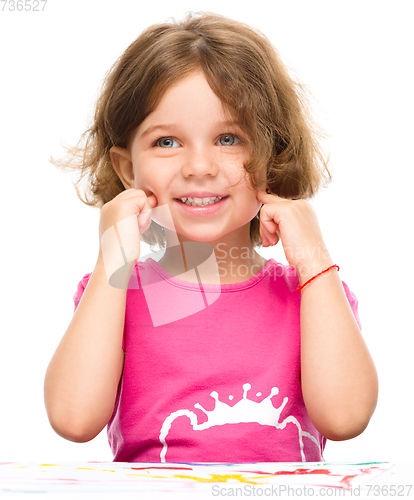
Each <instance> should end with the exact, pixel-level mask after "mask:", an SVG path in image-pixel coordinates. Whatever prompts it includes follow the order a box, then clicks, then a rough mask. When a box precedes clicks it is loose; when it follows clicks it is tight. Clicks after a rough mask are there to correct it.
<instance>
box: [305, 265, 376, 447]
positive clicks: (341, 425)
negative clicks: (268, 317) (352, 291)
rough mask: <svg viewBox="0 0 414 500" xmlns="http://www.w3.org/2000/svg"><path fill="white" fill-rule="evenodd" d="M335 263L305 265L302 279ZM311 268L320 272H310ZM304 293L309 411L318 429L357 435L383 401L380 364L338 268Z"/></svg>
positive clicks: (345, 436) (336, 435)
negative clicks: (380, 396)
mask: <svg viewBox="0 0 414 500" xmlns="http://www.w3.org/2000/svg"><path fill="white" fill-rule="evenodd" d="M332 264H333V262H332V261H331V260H325V261H322V262H321V261H319V262H316V261H313V263H312V265H309V266H308V267H307V268H306V267H305V266H304V269H305V273H302V274H299V280H300V283H301V284H302V283H305V282H306V281H307V280H308V279H310V278H311V277H312V276H314V275H315V274H317V273H319V272H321V271H322V270H324V269H326V268H328V267H329V266H331V265H332ZM310 268H311V269H312V270H315V271H316V273H314V272H312V273H309V272H307V271H308V270H309V269H310ZM299 273H300V271H299ZM310 274H312V276H311V275H310ZM301 294H302V298H301V308H300V329H301V372H302V392H303V398H304V401H305V405H306V409H307V411H308V414H309V417H310V418H311V420H312V422H313V424H314V425H315V427H316V428H317V429H318V430H319V432H320V433H321V434H322V435H324V436H325V437H327V438H328V439H331V440H334V441H339V440H343V439H350V438H353V437H355V436H358V435H359V434H361V432H363V430H364V429H365V428H366V426H367V425H368V422H369V420H370V418H371V416H372V414H373V412H374V410H375V406H376V403H377V395H378V378H377V372H376V369H375V366H374V363H373V361H372V358H371V356H370V353H369V351H368V348H367V346H366V344H365V342H364V339H363V338H362V335H361V332H360V330H359V327H358V324H357V322H356V320H355V318H354V315H353V312H352V310H351V307H350V305H349V302H348V299H347V297H346V295H345V291H344V288H343V285H342V282H341V279H340V277H339V274H338V272H337V271H335V270H331V271H329V272H328V273H325V274H323V275H321V276H319V277H318V278H317V279H315V280H314V281H312V283H310V284H309V285H308V286H305V288H303V290H302V291H301Z"/></svg>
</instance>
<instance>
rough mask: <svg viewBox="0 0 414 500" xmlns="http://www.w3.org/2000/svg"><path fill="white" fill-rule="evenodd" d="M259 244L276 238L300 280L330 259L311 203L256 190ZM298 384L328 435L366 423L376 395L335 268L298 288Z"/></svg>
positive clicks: (339, 436) (343, 435)
mask: <svg viewBox="0 0 414 500" xmlns="http://www.w3.org/2000/svg"><path fill="white" fill-rule="evenodd" d="M257 198H258V199H259V201H261V202H262V203H263V204H264V206H263V207H262V209H261V213H260V221H261V228H260V232H261V236H262V240H263V246H269V245H274V244H276V243H277V241H278V240H279V236H278V235H277V233H276V231H278V232H279V234H280V238H281V240H282V244H283V248H284V251H285V255H286V258H287V260H288V262H289V264H290V265H292V266H294V267H295V269H296V271H297V274H298V276H299V282H300V284H301V285H302V284H303V283H305V282H306V281H307V280H308V279H310V278H312V277H313V276H315V275H316V274H318V273H320V272H321V271H323V270H325V269H326V268H328V267H330V266H331V265H333V264H334V262H333V261H332V259H331V258H330V256H329V253H328V251H327V249H326V247H325V244H324V242H323V239H322V234H321V232H320V228H319V224H318V221H317V218H316V214H315V212H314V210H313V208H312V207H311V206H310V205H309V203H307V202H306V201H304V200H285V199H282V198H279V197H278V196H275V195H271V194H267V193H266V192H264V191H258V194H257ZM301 294H302V297H301V309H300V328H301V384H302V393H303V398H304V401H305V405H306V409H307V411H308V414H309V417H310V418H311V420H312V423H313V424H314V426H315V427H316V428H317V429H318V431H319V432H320V433H321V434H322V435H324V436H325V437H327V438H328V439H331V440H336V441H339V440H344V439H350V438H353V437H355V436H357V435H358V434H360V433H361V432H362V431H363V430H364V429H365V428H366V426H367V425H368V422H369V420H370V418H371V416H372V414H373V412H374V409H375V406H376V402H377V396H378V378H377V372H376V370H375V366H374V363H373V361H372V358H371V356H370V354H369V351H368V349H367V346H366V344H365V342H364V339H363V338H362V335H361V332H360V330H359V327H358V324H357V322H356V320H355V318H354V315H353V313H352V310H351V307H350V305H349V302H348V299H347V297H346V294H345V291H344V288H343V285H342V282H341V280H340V277H339V274H338V272H337V271H335V270H331V271H329V272H328V273H325V274H322V275H321V276H319V277H318V278H316V279H315V280H314V281H312V283H310V284H309V285H307V286H305V287H304V288H303V289H302V291H301Z"/></svg>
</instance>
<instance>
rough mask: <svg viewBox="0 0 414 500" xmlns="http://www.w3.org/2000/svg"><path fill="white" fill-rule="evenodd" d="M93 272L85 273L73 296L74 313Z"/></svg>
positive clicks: (123, 341)
mask: <svg viewBox="0 0 414 500" xmlns="http://www.w3.org/2000/svg"><path fill="white" fill-rule="evenodd" d="M91 274H92V273H88V274H85V276H84V277H83V278H82V279H81V280H80V281H79V283H78V288H77V289H76V292H75V295H74V296H73V302H74V303H75V309H74V311H73V313H75V311H76V309H77V307H78V305H79V302H80V299H81V298H82V295H83V292H84V291H85V288H86V285H87V284H88V281H89V278H90V277H91ZM125 345H126V342H125V329H124V335H123V338H122V349H123V350H124V351H125Z"/></svg>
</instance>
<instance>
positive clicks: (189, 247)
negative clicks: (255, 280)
mask: <svg viewBox="0 0 414 500" xmlns="http://www.w3.org/2000/svg"><path fill="white" fill-rule="evenodd" d="M247 236H248V237H247V238H245V239H244V241H243V240H242V239H240V238H239V239H238V240H237V241H236V240H235V239H234V238H227V239H220V240H217V241H213V242H195V241H191V240H189V239H187V238H183V237H181V236H178V243H179V244H177V235H176V236H175V238H173V241H175V244H174V245H170V246H169V245H168V243H167V248H166V251H165V254H164V255H163V257H162V258H161V259H160V260H159V262H158V264H159V265H160V266H161V267H163V268H164V269H165V270H166V271H167V272H168V273H169V274H171V275H172V276H179V275H181V274H184V273H185V272H187V271H190V270H191V269H198V268H199V267H200V266H201V265H202V264H203V267H202V271H203V272H202V276H198V277H197V276H194V282H195V283H198V282H199V279H201V282H202V283H205V284H209V283H213V284H222V285H223V284H229V283H240V282H242V281H246V280H248V279H250V278H252V277H253V276H254V275H255V274H257V273H258V272H259V271H260V269H262V267H263V266H264V265H265V264H266V259H264V258H263V257H262V256H260V255H259V254H258V253H257V252H256V251H255V250H254V247H253V245H252V243H251V241H250V235H247ZM168 240H170V242H171V238H167V241H168ZM185 280H186V281H193V280H192V279H191V277H188V276H186V278H185Z"/></svg>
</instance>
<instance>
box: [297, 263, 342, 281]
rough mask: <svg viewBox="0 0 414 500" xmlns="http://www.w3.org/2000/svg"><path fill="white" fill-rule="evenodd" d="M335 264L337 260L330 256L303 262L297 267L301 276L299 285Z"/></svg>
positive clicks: (299, 276)
mask: <svg viewBox="0 0 414 500" xmlns="http://www.w3.org/2000/svg"><path fill="white" fill-rule="evenodd" d="M334 264H335V262H334V261H333V260H332V259H331V258H330V257H327V258H325V259H322V260H313V261H308V262H304V263H301V264H300V265H298V266H297V267H296V274H297V275H298V278H299V285H300V286H302V285H303V284H305V283H306V282H307V281H309V280H310V279H312V278H313V277H314V276H316V275H317V274H319V273H322V272H323V271H325V270H326V269H328V268H329V267H331V266H333V265H334Z"/></svg>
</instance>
